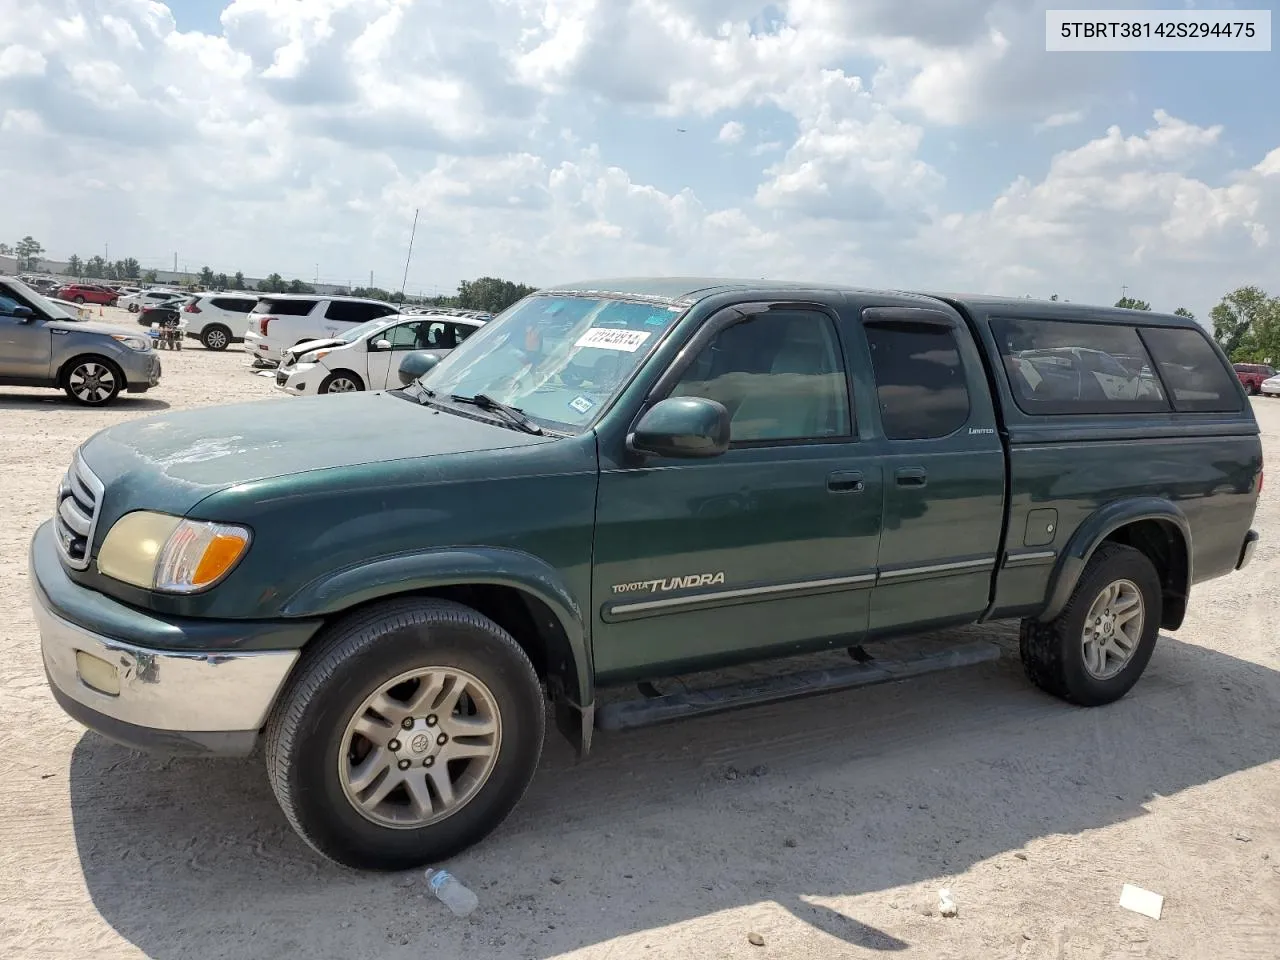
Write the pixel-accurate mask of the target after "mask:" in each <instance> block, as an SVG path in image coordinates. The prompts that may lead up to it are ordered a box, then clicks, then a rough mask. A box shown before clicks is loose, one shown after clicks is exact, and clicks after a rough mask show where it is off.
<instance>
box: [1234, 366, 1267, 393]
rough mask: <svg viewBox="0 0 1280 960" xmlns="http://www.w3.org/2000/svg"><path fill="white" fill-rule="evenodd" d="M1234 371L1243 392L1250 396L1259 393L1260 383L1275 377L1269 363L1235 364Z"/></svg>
mask: <svg viewBox="0 0 1280 960" xmlns="http://www.w3.org/2000/svg"><path fill="white" fill-rule="evenodd" d="M1234 369H1235V372H1236V376H1237V377H1239V379H1240V384H1241V385H1242V386H1243V387H1244V389H1245V392H1246V393H1248V394H1250V395H1251V396H1254V395H1257V394H1258V393H1261V392H1262V382H1263V381H1264V380H1269V379H1270V378H1272V377H1274V376H1275V375H1276V369H1275V367H1273V366H1271V364H1269V363H1237V364H1235V365H1234Z"/></svg>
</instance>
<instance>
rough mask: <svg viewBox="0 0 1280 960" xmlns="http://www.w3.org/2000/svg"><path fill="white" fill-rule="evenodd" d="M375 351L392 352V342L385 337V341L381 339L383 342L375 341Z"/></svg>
mask: <svg viewBox="0 0 1280 960" xmlns="http://www.w3.org/2000/svg"><path fill="white" fill-rule="evenodd" d="M373 349H375V350H390V349H391V341H390V340H388V339H386V338H385V337H384V338H383V339H381V340H375V341H373Z"/></svg>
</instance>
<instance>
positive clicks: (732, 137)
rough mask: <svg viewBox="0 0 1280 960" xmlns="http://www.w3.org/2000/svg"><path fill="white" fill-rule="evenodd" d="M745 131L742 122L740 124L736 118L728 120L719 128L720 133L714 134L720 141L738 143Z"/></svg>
mask: <svg viewBox="0 0 1280 960" xmlns="http://www.w3.org/2000/svg"><path fill="white" fill-rule="evenodd" d="M746 132H747V128H746V127H744V126H743V125H742V124H740V123H739V122H738V121H737V120H730V121H729V122H728V123H726V124H725V125H724V126H723V127H721V128H720V133H719V134H718V135H717V136H716V139H717V140H718V141H719V142H720V143H728V144H734V143H740V142H742V138H743V136H744V135H745V134H746Z"/></svg>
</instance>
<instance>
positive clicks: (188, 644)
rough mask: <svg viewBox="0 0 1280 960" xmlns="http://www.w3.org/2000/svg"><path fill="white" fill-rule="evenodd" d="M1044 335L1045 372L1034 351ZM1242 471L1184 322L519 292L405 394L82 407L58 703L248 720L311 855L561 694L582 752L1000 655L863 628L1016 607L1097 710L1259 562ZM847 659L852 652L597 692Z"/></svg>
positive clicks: (925, 306) (1232, 419) (406, 846)
mask: <svg viewBox="0 0 1280 960" xmlns="http://www.w3.org/2000/svg"><path fill="white" fill-rule="evenodd" d="M1040 351H1048V352H1049V356H1050V357H1051V358H1052V359H1053V361H1054V362H1053V363H1048V364H1045V365H1044V368H1045V369H1056V368H1057V366H1058V361H1059V360H1065V361H1066V363H1067V375H1066V376H1061V377H1057V376H1053V377H1045V376H1041V377H1040V378H1039V379H1038V380H1036V379H1033V378H1032V377H1029V376H1027V375H1026V371H1027V370H1028V369H1030V368H1031V367H1032V366H1033V364H1032V362H1031V361H1024V360H1020V357H1021V356H1026V355H1031V356H1033V357H1034V356H1035V355H1036V354H1037V353H1038V352H1040ZM1093 353H1103V354H1106V355H1109V356H1111V357H1115V356H1117V355H1121V356H1126V357H1130V358H1137V359H1140V360H1141V361H1142V362H1141V363H1134V364H1133V365H1132V366H1133V367H1134V368H1136V372H1134V371H1133V370H1130V372H1129V374H1128V376H1129V378H1130V380H1132V381H1133V384H1130V385H1126V384H1123V383H1116V382H1111V383H1109V386H1108V387H1107V388H1104V389H1102V390H1101V392H1100V393H1098V392H1095V391H1093V390H1092V389H1087V390H1083V389H1081V386H1080V384H1081V382H1082V381H1085V382H1087V380H1088V378H1090V377H1093V378H1095V382H1096V383H1097V384H1098V386H1099V387H1100V388H1102V387H1103V381H1102V380H1098V379H1097V378H1098V377H1099V376H1101V377H1110V378H1116V379H1117V380H1118V379H1122V374H1120V373H1118V372H1116V368H1115V367H1112V366H1111V365H1109V364H1097V363H1093V362H1090V364H1089V365H1088V366H1084V365H1083V364H1082V363H1081V361H1083V360H1084V359H1085V358H1086V357H1091V356H1092V354H1093ZM423 356H425V354H423V353H421V352H416V351H415V352H410V353H407V354H406V357H405V361H404V363H406V364H407V363H409V362H411V361H412V360H413V359H414V358H415V357H418V358H420V357H423ZM1014 361H1018V362H1014ZM1072 364H1076V366H1074V367H1073V366H1071V365H1072ZM1117 366H1119V367H1122V368H1124V369H1126V370H1128V369H1129V368H1128V367H1124V365H1123V364H1118V363H1117ZM1036 369H1037V370H1038V369H1040V368H1039V367H1038V366H1036ZM1143 369H1149V370H1150V371H1152V373H1153V375H1154V381H1153V383H1152V385H1151V388H1150V389H1149V390H1147V391H1146V392H1143V391H1141V390H1139V388H1138V387H1137V386H1136V383H1137V381H1138V380H1139V379H1140V378H1141V377H1142V370H1143ZM1156 388H1158V392H1157V390H1156ZM196 444H198V446H196ZM197 450H198V451H199V455H193V454H194V453H195V452H196V451H197ZM1261 483H1262V446H1261V443H1260V440H1259V436H1258V425H1257V423H1256V421H1255V420H1254V416H1253V409H1252V406H1251V405H1250V404H1249V402H1248V400H1247V398H1246V397H1245V395H1244V392H1243V390H1242V388H1241V386H1240V384H1239V383H1238V381H1237V380H1236V379H1235V377H1234V376H1233V375H1232V373H1231V369H1230V366H1229V364H1228V362H1227V360H1226V357H1225V356H1223V355H1222V352H1221V350H1219V349H1218V348H1217V347H1216V345H1215V344H1214V343H1213V342H1212V341H1211V340H1210V339H1209V338H1208V336H1207V334H1206V333H1205V331H1204V330H1203V329H1202V328H1201V327H1200V326H1199V325H1198V324H1196V322H1195V321H1194V320H1189V319H1185V318H1183V317H1178V316H1173V315H1164V314H1155V313H1150V312H1141V313H1139V312H1137V311H1128V310H1115V309H1112V308H1090V307H1086V306H1083V305H1079V304H1067V303H1047V302H1040V303H1037V302H1034V301H1026V300H1017V299H1001V298H984V297H942V296H924V295H913V294H907V293H901V292H889V291H869V290H857V289H850V288H835V287H828V286H814V285H803V284H781V283H772V282H767V281H759V282H752V281H738V282H727V281H720V280H697V279H687V278H686V279H674V280H625V281H621V280H619V281H609V280H600V281H592V282H589V283H584V284H580V285H575V286H570V287H562V288H553V289H549V290H543V291H539V292H538V293H536V294H533V295H531V296H529V297H527V298H525V299H524V300H522V301H521V302H520V303H519V304H517V305H516V306H514V307H512V308H511V309H510V310H509V311H506V312H504V313H503V315H502V316H500V317H499V318H497V319H496V320H494V321H493V322H492V323H489V324H486V325H485V326H483V327H481V328H480V329H479V330H478V331H477V332H476V333H475V334H473V335H471V336H470V337H468V338H467V339H466V340H465V341H464V342H463V343H462V344H461V346H459V347H458V348H457V349H456V350H454V351H453V352H452V353H450V354H449V355H448V356H446V357H444V358H443V360H440V361H438V362H437V363H436V364H435V365H434V367H432V368H430V369H425V370H423V371H422V373H421V376H420V379H418V380H416V381H415V382H413V383H411V384H410V385H409V386H408V387H407V388H406V389H404V390H386V391H369V392H364V393H355V394H349V395H346V396H335V397H325V398H318V397H317V398H312V397H306V398H300V399H298V400H296V401H295V402H292V403H288V404H280V403H274V404H269V405H267V404H263V405H258V404H241V405H234V406H224V407H220V408H218V409H216V410H214V411H210V410H207V409H206V410H196V411H182V412H177V413H170V414H164V415H161V416H159V417H149V418H146V419H145V420H142V421H132V422H127V423H122V424H119V425H116V426H114V427H111V428H109V429H107V430H105V431H103V432H101V433H99V434H97V435H96V436H94V437H93V438H91V439H90V440H88V441H87V442H86V443H85V444H84V445H83V446H82V447H81V448H80V449H79V451H77V454H76V457H75V459H74V462H73V464H72V466H71V468H70V470H69V473H68V481H67V484H66V488H65V490H64V492H63V493H62V495H61V499H60V503H59V507H58V512H57V513H56V514H55V518H54V520H52V521H51V522H49V523H46V524H45V525H44V526H42V527H41V528H40V530H39V531H38V532H37V533H36V535H35V539H34V542H33V544H32V552H31V556H32V577H31V580H32V583H33V587H34V589H33V591H32V593H33V596H34V598H35V602H34V609H35V614H36V620H37V623H38V624H39V626H40V632H41V637H42V647H43V656H44V662H45V663H46V664H47V665H48V674H49V677H50V682H51V686H52V689H53V692H54V695H55V697H56V698H57V699H58V702H59V703H60V704H62V706H63V707H64V709H66V710H67V711H68V713H70V714H71V715H72V716H74V717H76V718H77V719H78V720H80V721H81V722H83V723H86V724H88V725H90V726H94V727H96V728H98V729H102V730H105V731H108V732H110V733H111V734H112V735H113V736H116V737H118V738H122V739H125V740H126V741H127V742H130V743H133V744H135V745H137V746H141V747H148V746H150V747H152V748H156V749H160V750H164V751H170V752H171V751H173V750H175V749H176V748H177V746H178V745H179V744H182V743H186V744H188V745H190V746H191V747H192V748H193V749H197V750H203V751H205V752H222V753H233V754H246V753H249V752H251V751H252V750H253V749H254V747H255V745H256V744H257V743H258V742H259V740H260V739H261V740H263V741H264V746H265V750H264V755H265V760H266V766H267V772H268V778H269V780H270V781H271V784H272V788H273V790H274V791H275V794H276V797H277V799H278V801H279V802H280V805H281V808H282V809H283V810H284V812H285V815H286V817H287V819H288V820H289V822H290V823H291V824H292V825H293V827H294V828H295V829H296V830H297V831H298V833H299V834H300V835H301V836H302V837H304V838H305V840H306V841H307V842H308V843H309V844H310V845H311V846H312V847H313V848H314V849H316V850H318V851H320V852H321V853H323V854H324V855H326V856H328V857H331V858H333V859H335V860H338V861H340V862H342V863H345V864H348V865H351V866H359V867H375V868H379V869H404V868H407V867H410V866H416V865H418V864H420V863H423V862H433V861H437V860H442V859H446V858H447V857H449V856H451V855H453V854H455V853H457V852H458V851H459V850H461V849H463V848H465V847H466V846H468V845H469V844H472V843H474V842H476V841H477V840H479V839H480V838H481V837H483V836H485V835H486V834H487V833H488V832H489V831H490V830H492V829H493V828H494V827H495V826H496V825H497V824H498V823H500V822H501V821H502V819H503V818H504V817H505V816H506V815H507V814H508V813H509V812H510V811H511V809H512V808H513V807H514V805H515V804H516V803H517V802H518V801H519V799H520V797H521V796H522V795H523V793H524V791H525V789H526V788H527V787H528V785H529V783H530V780H531V779H532V776H533V773H534V770H535V768H536V767H537V764H538V756H539V752H540V750H541V747H542V740H543V724H544V716H545V708H546V703H545V700H546V699H547V698H549V699H550V700H551V701H552V705H553V714H554V717H555V723H556V726H557V728H558V729H559V730H560V731H561V732H562V733H564V734H565V735H566V736H568V737H569V739H570V740H571V741H572V743H573V744H574V746H575V747H576V748H577V750H578V751H579V752H580V753H585V752H586V751H587V750H588V749H589V748H590V746H591V742H592V737H593V734H594V731H595V730H596V729H601V730H622V729H628V728H633V727H639V726H644V725H646V724H652V723H659V722H665V721H669V720H672V719H676V718H679V717H688V716H696V715H699V714H705V713H713V712H718V711H722V710H727V709H731V708H735V707H742V706H747V705H751V704H758V703H761V702H767V701H770V700H781V699H788V698H791V697H796V696H801V695H805V694H812V693H818V692H825V691H830V690H835V689H844V688H850V687H856V686H860V685H866V684H869V683H876V682H885V681H888V680H894V679H900V678H902V677H904V676H907V675H914V674H921V673H926V672H929V671H931V670H940V669H945V668H950V667H954V666H956V665H957V664H962V663H975V662H979V661H981V660H984V659H994V658H995V657H997V656H999V655H1000V654H999V649H998V647H997V646H996V645H994V644H991V643H988V642H985V641H976V642H973V643H967V642H966V643H963V644H960V645H956V646H953V647H951V648H949V649H945V650H943V651H941V652H935V653H929V652H922V653H917V654H910V655H905V659H902V660H898V661H894V662H893V663H892V664H887V663H884V662H882V661H880V660H878V659H875V658H873V657H871V656H869V655H868V653H867V651H866V650H865V649H863V648H862V646H861V645H862V644H863V643H864V642H870V641H887V640H892V639H894V638H899V637H909V636H912V635H916V634H921V633H926V632H934V631H936V630H938V629H939V628H944V627H949V626H959V625H964V624H974V623H982V622H985V621H988V620H1003V619H1018V620H1021V622H1022V626H1021V637H1020V653H1021V657H1022V661H1023V664H1024V667H1025V670H1026V673H1027V675H1028V678H1029V679H1030V680H1031V682H1032V683H1034V684H1035V685H1036V686H1038V687H1040V688H1041V689H1043V690H1045V691H1047V692H1048V693H1050V694H1052V695H1054V696H1056V697H1059V698H1061V699H1063V700H1066V701H1068V702H1071V703H1074V704H1077V705H1080V706H1100V705H1103V704H1107V703H1111V702H1114V701H1116V700H1118V699H1119V698H1121V697H1123V696H1124V695H1125V694H1126V693H1127V692H1128V691H1129V690H1130V689H1131V688H1132V687H1133V685H1134V684H1135V683H1136V682H1137V681H1138V679H1139V677H1140V676H1141V675H1142V673H1143V671H1144V670H1145V668H1146V666H1147V663H1148V661H1149V659H1150V657H1151V654H1152V651H1153V650H1154V648H1155V645H1156V643H1157V637H1158V634H1159V631H1160V630H1161V628H1163V629H1166V630H1176V629H1178V627H1179V626H1180V625H1181V624H1182V622H1183V619H1184V615H1185V612H1186V608H1187V603H1188V598H1189V596H1190V592H1191V590H1192V589H1193V585H1194V584H1197V583H1201V582H1204V581H1207V580H1211V579H1213V578H1215V577H1220V576H1224V575H1226V574H1228V573H1230V572H1232V571H1234V570H1238V569H1240V568H1241V567H1243V566H1245V565H1246V564H1247V563H1248V562H1249V561H1250V559H1251V558H1252V555H1253V552H1254V549H1255V548H1256V545H1257V541H1258V536H1257V534H1256V533H1255V532H1254V531H1252V530H1251V529H1250V527H1251V524H1252V521H1253V516H1254V511H1255V508H1256V506H1257V502H1258V496H1259V491H1260V488H1261ZM85 485H89V486H93V487H95V488H97V489H100V490H101V491H102V494H101V496H98V497H95V498H90V499H84V498H83V491H82V489H81V488H82V487H83V486H85ZM64 508H65V510H66V511H67V512H69V513H71V518H72V519H73V520H76V521H78V522H80V525H81V527H85V526H86V524H85V523H84V522H83V520H82V518H83V517H88V518H90V521H91V522H90V527H91V531H92V532H90V533H88V534H83V535H78V534H77V533H76V530H75V529H74V528H73V527H70V526H68V525H67V523H66V521H67V518H66V517H65V516H63V510H64ZM59 518H61V519H59ZM158 545H159V547H160V549H159V550H157V546H158ZM158 558H163V559H158ZM71 611H74V614H73V613H72V612H71ZM72 616H75V617H77V618H78V619H76V620H75V621H74V623H75V626H74V628H72V627H71V626H70V625H69V623H68V620H69V618H71V617H72ZM831 649H848V650H849V652H850V653H851V654H852V660H851V662H849V663H848V665H847V666H846V667H844V668H842V669H831V670H822V671H811V672H808V673H798V674H792V675H790V676H786V677H775V678H772V679H769V680H762V679H761V678H760V677H758V676H757V677H751V678H749V679H748V680H747V681H746V682H745V683H743V684H739V685H732V684H730V685H728V686H724V687H719V688H715V689H701V690H689V689H687V688H686V687H685V686H684V685H683V684H682V683H676V684H672V685H671V688H670V689H671V691H672V692H669V693H663V692H661V689H660V688H659V689H657V690H655V689H653V687H654V684H652V683H651V684H649V686H648V690H647V692H646V690H641V691H640V693H641V695H640V696H638V697H636V698H634V699H630V700H626V699H621V698H619V699H613V698H608V699H607V700H605V699H602V698H599V697H598V696H597V688H603V687H607V686H614V687H623V686H626V685H629V684H632V683H635V682H636V681H638V680H653V679H654V678H662V677H678V676H681V675H686V674H689V673H692V672H695V671H699V670H703V669H718V668H721V667H724V666H727V665H730V664H737V663H743V662H747V661H753V660H765V659H768V658H772V657H779V656H789V655H794V654H802V653H809V652H815V651H823V650H831ZM215 657H216V663H217V668H216V671H212V672H211V671H210V670H208V669H203V668H199V667H197V668H191V667H189V666H188V665H189V664H191V663H192V662H193V661H196V662H215V661H214V658H215ZM93 658H96V659H97V660H101V661H102V663H101V664H95V663H94V662H93ZM200 658H204V659H203V660H201V659H200ZM139 665H145V669H139ZM91 683H98V684H99V686H97V687H94V686H92V685H91ZM228 689H234V691H235V696H225V695H224V696H218V695H217V694H218V693H219V692H223V693H225V692H226V691H227V690H228ZM654 694H656V695H654ZM797 709H801V710H802V709H804V708H803V707H797ZM922 709H926V710H927V709H928V705H922ZM1099 724H1100V726H1101V727H1102V728H1108V729H1109V728H1112V727H1116V726H1119V727H1123V726H1124V724H1125V716H1124V715H1123V714H1117V715H1115V716H1113V717H1111V718H1109V719H1107V718H1103V719H1102V720H1100V721H1099Z"/></svg>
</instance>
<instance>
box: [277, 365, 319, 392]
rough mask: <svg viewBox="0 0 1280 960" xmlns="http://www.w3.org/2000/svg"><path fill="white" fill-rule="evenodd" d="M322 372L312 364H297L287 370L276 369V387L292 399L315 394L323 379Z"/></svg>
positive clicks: (317, 366)
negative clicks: (292, 397)
mask: <svg viewBox="0 0 1280 960" xmlns="http://www.w3.org/2000/svg"><path fill="white" fill-rule="evenodd" d="M323 376H324V370H323V369H322V368H321V367H320V366H319V365H318V364H314V363H299V364H296V365H295V366H292V367H290V368H289V369H288V370H281V369H279V368H277V369H276V386H277V387H278V388H279V389H281V390H283V391H284V392H285V393H287V394H289V395H290V396H294V397H302V396H307V395H309V394H313V393H315V392H316V388H317V386H318V385H319V383H320V380H321V379H323Z"/></svg>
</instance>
